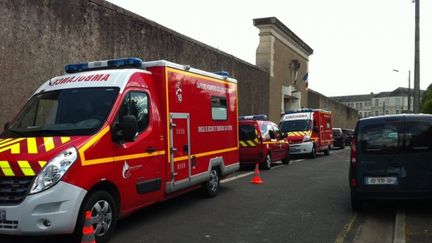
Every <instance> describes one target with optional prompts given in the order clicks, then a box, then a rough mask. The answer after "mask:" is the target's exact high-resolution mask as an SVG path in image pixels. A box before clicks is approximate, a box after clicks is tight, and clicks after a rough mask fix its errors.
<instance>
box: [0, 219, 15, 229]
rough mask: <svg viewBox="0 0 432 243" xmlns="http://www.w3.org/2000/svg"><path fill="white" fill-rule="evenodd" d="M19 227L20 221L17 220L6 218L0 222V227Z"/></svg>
mask: <svg viewBox="0 0 432 243" xmlns="http://www.w3.org/2000/svg"><path fill="white" fill-rule="evenodd" d="M16 228H18V221H16V220H6V221H3V222H0V229H16Z"/></svg>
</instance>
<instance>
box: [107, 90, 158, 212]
mask: <svg viewBox="0 0 432 243" xmlns="http://www.w3.org/2000/svg"><path fill="white" fill-rule="evenodd" d="M152 103H153V102H152V99H151V95H150V92H148V91H142V90H127V91H125V92H124V96H123V98H122V102H121V105H120V108H119V111H118V112H117V115H116V118H115V122H114V126H119V124H120V123H121V119H122V117H124V116H125V115H133V116H135V118H136V120H137V123H138V133H137V135H136V137H135V140H134V141H131V142H120V143H119V144H118V146H117V147H116V149H115V151H114V153H115V157H114V163H119V166H121V167H120V168H121V171H120V172H119V173H121V179H120V188H121V191H122V194H123V197H125V198H126V200H125V202H123V203H124V205H122V206H123V207H125V208H130V207H135V206H137V205H142V204H145V203H149V202H152V201H156V200H158V198H159V197H160V193H161V186H162V184H161V183H162V163H163V158H164V157H163V156H164V155H165V151H164V149H165V148H164V146H163V144H162V141H161V139H160V131H161V127H160V124H159V122H157V119H152V117H153V115H154V114H155V112H157V111H155V110H152V108H151V107H152ZM153 107H155V106H154V105H153Z"/></svg>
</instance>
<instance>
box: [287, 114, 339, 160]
mask: <svg viewBox="0 0 432 243" xmlns="http://www.w3.org/2000/svg"><path fill="white" fill-rule="evenodd" d="M279 127H280V129H281V131H282V132H284V133H285V134H286V135H287V138H288V141H289V147H290V148H289V150H290V154H291V155H300V154H302V155H310V157H312V158H315V157H316V153H317V152H324V154H325V155H328V154H329V153H330V149H331V147H332V145H333V130H332V113H331V112H330V111H327V110H323V109H300V110H293V111H289V112H286V113H285V114H283V115H282V117H281V120H280V123H279Z"/></svg>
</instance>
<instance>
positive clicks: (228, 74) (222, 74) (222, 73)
mask: <svg viewBox="0 0 432 243" xmlns="http://www.w3.org/2000/svg"><path fill="white" fill-rule="evenodd" d="M214 74H217V75H220V76H225V77H229V76H230V73H229V72H227V71H218V72H214Z"/></svg>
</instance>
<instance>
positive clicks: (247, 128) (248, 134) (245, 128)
mask: <svg viewBox="0 0 432 243" xmlns="http://www.w3.org/2000/svg"><path fill="white" fill-rule="evenodd" d="M255 138H256V131H255V127H254V126H252V125H240V126H239V139H240V141H247V140H254V139H255Z"/></svg>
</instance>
